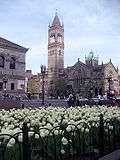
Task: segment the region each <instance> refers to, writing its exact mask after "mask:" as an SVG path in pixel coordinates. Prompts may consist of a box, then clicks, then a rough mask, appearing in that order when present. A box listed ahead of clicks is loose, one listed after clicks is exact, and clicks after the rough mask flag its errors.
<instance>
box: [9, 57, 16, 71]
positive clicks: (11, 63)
mask: <svg viewBox="0 0 120 160" xmlns="http://www.w3.org/2000/svg"><path fill="white" fill-rule="evenodd" d="M10 69H15V58H14V57H11V59H10Z"/></svg>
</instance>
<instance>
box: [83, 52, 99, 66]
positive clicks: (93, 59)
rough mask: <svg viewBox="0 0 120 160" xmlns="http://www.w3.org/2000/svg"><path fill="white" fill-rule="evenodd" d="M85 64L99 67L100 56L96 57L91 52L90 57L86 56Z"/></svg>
mask: <svg viewBox="0 0 120 160" xmlns="http://www.w3.org/2000/svg"><path fill="white" fill-rule="evenodd" d="M85 63H86V64H87V65H90V66H97V65H98V56H95V54H94V52H93V51H91V52H90V53H89V54H88V56H87V57H86V56H85Z"/></svg>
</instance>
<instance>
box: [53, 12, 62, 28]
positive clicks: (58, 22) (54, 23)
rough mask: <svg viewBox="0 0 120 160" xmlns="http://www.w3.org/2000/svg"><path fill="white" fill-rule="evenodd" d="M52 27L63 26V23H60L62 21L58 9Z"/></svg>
mask: <svg viewBox="0 0 120 160" xmlns="http://www.w3.org/2000/svg"><path fill="white" fill-rule="evenodd" d="M52 26H61V23H60V20H59V17H58V13H57V9H56V12H55V17H54V19H53V22H52Z"/></svg>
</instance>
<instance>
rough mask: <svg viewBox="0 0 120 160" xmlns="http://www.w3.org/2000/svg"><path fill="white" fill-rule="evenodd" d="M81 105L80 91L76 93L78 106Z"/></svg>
mask: <svg viewBox="0 0 120 160" xmlns="http://www.w3.org/2000/svg"><path fill="white" fill-rule="evenodd" d="M79 105H80V96H79V93H76V106H79Z"/></svg>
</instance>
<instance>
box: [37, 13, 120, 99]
mask: <svg viewBox="0 0 120 160" xmlns="http://www.w3.org/2000/svg"><path fill="white" fill-rule="evenodd" d="M118 75H119V74H118V69H117V68H115V66H114V65H113V63H112V62H111V59H110V61H109V62H108V63H107V64H103V63H102V64H99V58H98V56H95V54H94V52H93V51H91V52H90V53H89V54H88V56H86V57H85V62H82V61H80V59H79V58H78V62H76V63H75V64H74V65H73V66H70V67H67V68H64V25H63V24H61V22H60V20H59V17H58V15H57V13H56V14H55V17H54V19H53V21H52V23H51V24H50V25H49V26H48V68H47V72H46V74H45V84H46V85H45V92H46V94H47V95H48V96H49V95H54V89H55V88H54V87H55V81H56V80H59V79H61V78H62V79H64V81H65V82H66V84H67V88H71V91H73V92H75V93H79V94H80V95H81V97H95V96H97V95H99V94H100V95H103V94H107V93H108V92H109V93H110V92H113V93H114V94H115V95H118V94H120V91H119V81H118ZM36 77H37V81H38V82H39V89H38V91H37V92H38V93H41V92H42V83H41V82H42V74H41V73H39V74H38V76H36ZM35 81H36V80H35V78H34V82H35Z"/></svg>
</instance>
